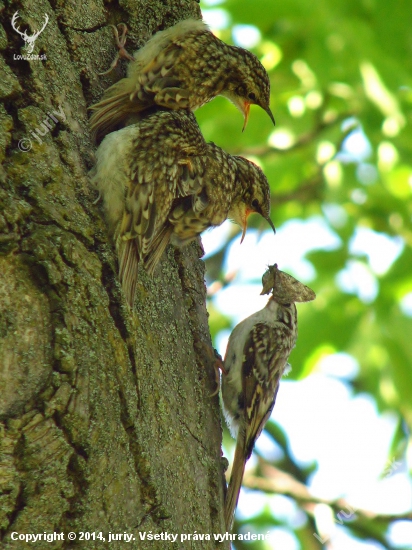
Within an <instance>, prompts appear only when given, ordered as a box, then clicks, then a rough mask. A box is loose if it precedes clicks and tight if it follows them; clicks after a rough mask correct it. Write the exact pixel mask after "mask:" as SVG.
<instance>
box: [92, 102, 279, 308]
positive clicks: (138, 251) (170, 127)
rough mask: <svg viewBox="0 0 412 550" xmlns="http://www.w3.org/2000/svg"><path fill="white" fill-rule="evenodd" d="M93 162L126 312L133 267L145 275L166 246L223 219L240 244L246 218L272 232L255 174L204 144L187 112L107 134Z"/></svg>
mask: <svg viewBox="0 0 412 550" xmlns="http://www.w3.org/2000/svg"><path fill="white" fill-rule="evenodd" d="M96 155H97V164H96V167H95V174H94V176H93V182H94V184H95V185H96V186H97V189H98V190H99V192H100V195H101V196H102V198H103V203H104V209H105V213H106V218H107V221H108V225H109V230H110V232H111V233H112V235H113V236H114V239H115V242H116V248H117V253H118V258H119V274H120V280H121V283H122V286H123V289H124V292H125V294H126V297H127V301H128V302H129V304H130V305H133V302H134V294H135V287H136V280H137V268H138V264H139V262H143V264H144V266H145V268H146V270H147V271H148V272H149V273H150V274H153V272H154V270H155V268H156V265H157V264H158V262H159V260H160V258H161V256H162V254H163V252H164V250H165V248H166V246H167V245H168V243H169V242H172V243H173V244H177V245H184V244H186V243H188V242H190V241H191V240H193V239H194V238H195V237H197V236H198V235H199V234H200V233H201V232H202V231H204V230H205V229H207V228H208V227H213V226H217V225H220V224H221V223H222V222H223V221H224V220H226V219H227V218H228V217H229V218H231V219H233V220H234V221H235V222H236V223H238V224H239V225H240V226H241V227H242V230H243V236H244V234H245V231H246V227H247V218H248V216H249V214H250V213H252V212H258V213H259V214H261V215H262V216H263V217H264V218H265V219H266V220H267V221H268V222H269V224H270V225H271V227H272V228H273V230H274V231H275V228H274V226H273V223H272V221H271V219H270V217H269V211H270V193H269V184H268V181H267V179H266V177H265V175H264V174H263V172H262V170H261V169H260V168H259V167H258V166H256V165H255V164H253V163H252V162H250V161H248V160H246V159H244V158H242V157H236V156H231V155H229V154H227V153H225V152H224V151H223V150H222V149H220V147H217V146H216V145H214V144H213V143H209V144H208V143H206V142H205V140H204V138H203V136H202V134H201V132H200V129H199V126H198V125H197V122H196V119H195V117H194V115H193V114H192V113H191V112H190V111H185V110H180V111H168V110H164V111H157V112H155V113H152V114H150V115H148V116H147V117H145V118H144V119H142V120H141V121H140V122H139V123H137V124H134V125H130V126H127V127H126V128H123V129H122V130H119V131H117V132H112V133H111V134H109V135H108V136H107V137H106V138H105V139H104V140H103V142H102V143H101V145H100V146H99V148H98V150H97V153H96ZM242 238H243V237H242Z"/></svg>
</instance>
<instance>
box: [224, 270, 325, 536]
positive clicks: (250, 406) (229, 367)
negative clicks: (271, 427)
mask: <svg viewBox="0 0 412 550" xmlns="http://www.w3.org/2000/svg"><path fill="white" fill-rule="evenodd" d="M262 284H263V290H262V293H263V294H267V293H268V292H270V290H272V295H271V296H270V298H269V301H268V303H267V304H266V306H265V307H264V308H263V309H261V310H260V311H257V312H256V313H254V314H252V315H251V316H249V317H247V318H246V319H244V320H243V321H241V322H240V323H239V324H238V325H237V326H236V327H235V328H234V330H233V332H232V333H231V335H230V337H229V341H228V345H227V349H226V354H225V358H224V362H223V368H222V372H223V375H222V405H223V412H224V416H225V418H226V422H227V424H228V427H229V429H230V432H231V434H232V436H233V437H234V438H235V439H236V450H235V456H234V461H233V466H232V472H231V477H230V481H229V487H228V491H227V495H226V499H225V521H226V528H227V529H228V530H231V529H232V526H233V520H234V514H235V510H236V506H237V502H238V499H239V492H240V487H241V485H242V480H243V474H244V471H245V465H246V462H247V460H248V459H249V458H250V456H251V454H252V451H253V447H254V445H255V442H256V440H257V438H258V437H259V436H260V434H261V432H262V430H263V428H264V426H265V424H266V422H267V420H268V419H269V417H270V415H271V413H272V410H273V407H274V406H275V400H276V395H277V392H278V389H279V381H280V379H281V377H282V375H283V374H286V373H287V372H288V370H289V368H290V366H289V365H288V358H289V354H290V352H291V351H292V349H293V348H294V346H295V344H296V339H297V335H298V319H297V310H296V306H295V302H306V301H310V300H313V299H314V298H315V297H316V295H315V293H314V292H313V290H312V289H310V288H309V287H307V286H306V285H304V284H303V283H301V282H299V281H298V280H296V279H295V278H294V277H292V276H291V275H289V274H287V273H284V272H283V271H280V270H279V269H278V267H277V264H275V265H273V266H269V270H268V271H267V272H266V273H265V274H264V276H263V278H262Z"/></svg>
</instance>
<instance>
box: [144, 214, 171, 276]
mask: <svg viewBox="0 0 412 550" xmlns="http://www.w3.org/2000/svg"><path fill="white" fill-rule="evenodd" d="M172 233H173V226H171V225H169V226H166V227H163V229H162V230H161V231H160V233H159V234H158V235H156V237H155V238H154V239H153V241H151V243H150V248H151V252H150V253H149V255H148V256H147V258H146V259H145V262H144V266H145V269H146V271H147V273H148V274H149V275H151V276H152V275H153V274H154V272H155V269H156V266H157V264H158V263H159V261H160V258H161V257H162V256H163V252H164V251H165V250H166V247H167V245H168V244H169V242H170V237H171V235H172Z"/></svg>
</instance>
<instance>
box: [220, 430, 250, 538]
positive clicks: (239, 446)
mask: <svg viewBox="0 0 412 550" xmlns="http://www.w3.org/2000/svg"><path fill="white" fill-rule="evenodd" d="M238 437H239V436H238ZM245 466H246V460H245V453H244V445H243V438H240V440H238V442H237V443H236V451H235V458H234V460H233V466H232V475H231V476H230V482H229V487H228V490H227V495H226V501H225V523H226V529H227V530H228V531H231V529H232V527H233V520H234V517H235V511H236V506H237V501H238V500H239V491H240V487H241V485H242V479H243V474H244V472H245Z"/></svg>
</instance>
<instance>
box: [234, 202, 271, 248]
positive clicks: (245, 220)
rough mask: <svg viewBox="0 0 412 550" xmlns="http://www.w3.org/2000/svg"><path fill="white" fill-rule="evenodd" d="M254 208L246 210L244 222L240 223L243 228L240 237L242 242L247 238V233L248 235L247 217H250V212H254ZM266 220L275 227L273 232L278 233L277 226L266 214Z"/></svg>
mask: <svg viewBox="0 0 412 550" xmlns="http://www.w3.org/2000/svg"><path fill="white" fill-rule="evenodd" d="M253 212H254V210H249V209H248V210H246V211H245V216H244V218H243V219H242V222H241V223H240V224H239V225H240V226H241V228H242V238H241V239H240V244H242V243H243V239H244V238H245V235H246V229H247V219H248V217H249V214H253ZM264 218H265V220H266V221H267V222H268V224H269V225H270V227H271V228H272V229H273V233H274V234H275V235H276V228H275V226H274V225H273V222H272V220H271V219H270V218H269V216H268V217H267V218H266V217H265V216H264Z"/></svg>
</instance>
